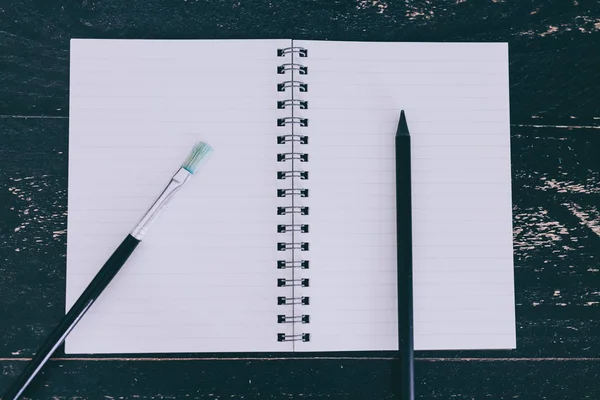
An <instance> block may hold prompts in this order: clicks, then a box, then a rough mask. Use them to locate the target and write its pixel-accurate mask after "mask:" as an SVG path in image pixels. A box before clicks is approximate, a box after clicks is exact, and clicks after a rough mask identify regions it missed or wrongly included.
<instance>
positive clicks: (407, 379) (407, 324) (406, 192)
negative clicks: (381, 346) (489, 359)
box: [396, 134, 414, 400]
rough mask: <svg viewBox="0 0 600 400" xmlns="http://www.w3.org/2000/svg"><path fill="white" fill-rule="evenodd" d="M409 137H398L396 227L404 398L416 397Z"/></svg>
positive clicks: (400, 347) (410, 399)
mask: <svg viewBox="0 0 600 400" xmlns="http://www.w3.org/2000/svg"><path fill="white" fill-rule="evenodd" d="M410 165H411V156H410V136H408V134H406V135H398V136H396V229H397V241H398V254H397V257H398V338H399V343H398V345H399V347H398V349H399V350H400V360H401V380H402V382H401V388H400V390H401V396H400V399H401V400H413V399H414V367H413V365H414V355H413V353H414V346H413V274H412V202H411V168H410Z"/></svg>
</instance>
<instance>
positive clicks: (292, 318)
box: [277, 314, 310, 324]
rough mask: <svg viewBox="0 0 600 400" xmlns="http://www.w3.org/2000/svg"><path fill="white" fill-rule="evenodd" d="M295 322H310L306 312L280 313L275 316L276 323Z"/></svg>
mask: <svg viewBox="0 0 600 400" xmlns="http://www.w3.org/2000/svg"><path fill="white" fill-rule="evenodd" d="M295 322H300V323H303V324H309V323H310V315H308V314H302V315H283V314H280V315H278V316H277V323H278V324H290V323H291V324H293V323H295Z"/></svg>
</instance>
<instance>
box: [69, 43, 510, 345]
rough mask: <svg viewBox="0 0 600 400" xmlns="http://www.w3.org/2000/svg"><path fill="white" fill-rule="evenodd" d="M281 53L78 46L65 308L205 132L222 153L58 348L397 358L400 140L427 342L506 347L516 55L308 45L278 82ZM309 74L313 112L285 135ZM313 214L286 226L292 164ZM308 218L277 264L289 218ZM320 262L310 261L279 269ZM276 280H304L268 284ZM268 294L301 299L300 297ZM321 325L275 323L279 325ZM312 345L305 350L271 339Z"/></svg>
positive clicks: (419, 330) (418, 326)
mask: <svg viewBox="0 0 600 400" xmlns="http://www.w3.org/2000/svg"><path fill="white" fill-rule="evenodd" d="M290 44H291V42H290V41H289V40H265V41H233V40H224V41H130V40H119V41H113V40H73V41H72V42H71V46H72V48H71V93H70V95H71V104H70V137H69V222H68V238H67V240H68V246H67V307H70V306H71V304H72V303H73V302H74V301H75V300H76V298H77V296H78V295H79V294H80V293H81V291H82V290H83V289H84V287H85V286H86V285H87V283H88V282H89V281H90V280H91V279H92V277H93V276H94V274H95V272H96V271H98V269H99V268H100V267H101V266H102V264H103V263H104V262H105V261H106V259H107V258H108V257H109V256H110V254H111V253H112V251H113V250H114V249H115V248H116V247H117V246H118V244H119V243H120V241H121V240H123V238H124V237H125V236H126V234H127V233H128V232H129V231H130V229H131V228H132V227H133V226H134V224H135V223H136V222H137V221H138V220H139V218H140V217H141V216H142V215H143V213H144V212H145V211H146V209H147V208H148V207H149V206H150V204H151V203H152V201H153V200H154V199H155V198H156V196H158V194H159V193H160V191H161V190H162V188H163V187H164V185H165V184H166V183H167V182H168V180H169V178H170V177H171V175H172V174H173V173H174V172H175V170H176V169H177V168H178V167H179V165H180V164H181V162H182V161H183V160H184V159H185V157H186V156H187V154H188V152H189V150H190V149H191V147H192V146H193V144H194V143H196V142H197V141H206V142H208V143H210V144H211V145H212V146H213V147H214V148H215V152H214V154H213V155H212V157H211V158H210V159H209V160H208V162H207V163H206V164H205V166H204V167H202V169H201V170H200V171H199V172H198V174H197V176H194V178H193V179H192V180H191V181H190V182H189V183H188V184H187V185H186V186H185V187H184V188H183V189H182V191H181V192H180V193H179V194H178V195H177V197H176V199H175V200H174V201H173V202H172V204H171V205H170V206H169V209H168V210H166V211H165V212H164V213H163V214H162V215H161V216H160V219H159V220H158V221H157V222H156V224H155V225H153V226H152V229H151V230H150V232H149V233H148V235H147V237H146V238H145V239H144V241H143V242H142V243H141V244H140V246H139V247H138V249H137V250H136V252H135V253H134V254H133V256H132V257H131V259H130V260H129V261H128V262H127V264H126V265H125V266H124V267H123V270H122V271H121V272H120V273H119V274H118V275H117V277H116V278H115V280H114V281H113V283H112V284H111V285H110V287H109V288H108V289H107V290H106V291H105V292H104V293H103V294H102V296H101V297H100V299H99V300H98V301H97V303H96V304H95V305H94V306H93V307H92V308H91V310H90V311H89V312H88V314H86V316H85V317H84V318H83V319H82V321H81V322H80V323H79V325H78V326H77V327H76V328H75V330H74V331H73V332H72V333H71V335H70V336H69V337H68V339H67V342H66V352H67V353H140V352H146V353H162V352H277V351H292V350H296V351H352V350H395V349H397V342H398V333H397V309H396V298H397V297H396V296H397V288H396V285H395V282H396V247H395V246H396V233H395V232H396V231H395V195H396V194H395V170H394V134H395V131H396V127H397V123H398V117H399V112H400V110H401V109H404V110H405V111H406V113H407V119H408V124H409V128H410V132H411V137H412V144H413V146H412V156H413V194H412V196H413V198H412V201H413V208H414V212H413V227H414V228H413V244H414V281H413V282H414V296H415V347H416V348H417V349H480V348H513V347H515V321H514V294H513V291H514V290H513V262H512V231H511V192H510V151H509V102H508V56H507V47H506V45H505V44H451V43H444V44H422V43H421V44H417V43H347V42H346V43H340V42H298V41H294V45H295V46H303V47H306V48H308V50H309V52H308V57H306V58H295V59H294V60H293V61H294V62H297V63H301V64H303V65H306V66H308V74H307V75H299V74H298V73H297V72H295V73H294V75H292V73H291V72H286V73H285V74H282V75H280V74H277V73H276V67H277V66H278V65H281V64H283V63H284V62H290V61H291V60H290V59H289V57H287V58H284V59H282V58H280V57H276V50H277V48H283V47H287V46H289V45H290ZM291 79H297V80H301V81H303V82H306V83H308V85H309V90H308V92H300V91H298V90H297V89H296V90H295V91H294V97H295V98H296V99H302V100H308V101H309V107H308V108H307V109H305V110H299V109H298V108H296V109H295V110H294V116H297V117H298V116H300V117H305V118H308V119H309V125H308V126H307V127H299V126H298V125H293V126H290V125H288V126H286V127H277V126H276V124H275V120H276V118H282V117H286V116H289V115H290V110H289V109H288V110H280V109H277V108H276V107H275V104H276V101H278V100H284V99H288V98H290V93H289V91H287V92H278V91H277V90H276V84H277V83H280V82H282V81H285V80H291ZM291 133H294V134H306V135H308V136H309V144H307V145H295V146H294V148H293V150H294V151H302V152H305V153H308V154H309V162H307V163H301V162H298V161H295V162H294V163H293V165H294V168H297V169H304V170H306V171H308V172H309V174H310V175H309V176H310V178H309V179H308V180H300V179H294V180H293V184H294V187H296V188H308V189H309V192H310V196H309V197H306V198H296V199H295V200H294V205H296V206H307V207H309V209H310V213H309V215H298V214H294V215H293V216H289V215H285V216H281V215H277V214H276V212H275V210H276V208H277V207H278V206H289V205H292V203H291V201H292V200H291V199H290V198H278V197H276V190H277V189H281V188H288V187H290V185H291V182H292V181H291V180H278V179H275V177H276V173H277V171H281V170H287V169H290V168H291V164H292V163H291V162H288V163H281V162H277V161H276V154H277V153H281V152H289V151H292V147H291V145H283V146H282V145H278V144H277V142H276V136H278V135H281V134H291ZM290 223H294V224H308V225H309V227H310V232H309V233H298V232H297V233H294V236H293V238H294V240H296V241H306V242H308V243H309V244H310V250H309V251H307V252H304V251H301V250H295V251H293V253H290V252H278V251H277V249H276V244H277V243H278V242H291V241H292V234H290V233H277V230H276V226H277V225H278V224H290ZM290 254H293V256H294V259H295V260H301V259H307V260H310V269H306V270H304V269H294V270H279V269H277V268H276V267H275V266H276V262H277V260H281V259H289V256H290ZM278 278H286V279H292V278H294V279H301V278H307V279H309V281H310V285H309V287H294V288H288V287H277V284H276V281H277V279H278ZM278 296H290V297H298V298H299V297H301V296H308V297H310V305H307V306H301V305H296V306H281V305H277V300H276V299H277V297H278ZM281 314H284V315H291V314H294V315H303V314H307V315H310V323H309V324H300V323H297V324H278V323H277V315H281ZM278 333H285V334H300V333H310V335H311V336H310V342H295V343H294V342H278V341H277V338H276V336H277V334H278Z"/></svg>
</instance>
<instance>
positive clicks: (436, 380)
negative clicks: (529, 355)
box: [0, 360, 600, 400]
mask: <svg viewBox="0 0 600 400" xmlns="http://www.w3.org/2000/svg"><path fill="white" fill-rule="evenodd" d="M395 364H396V363H394V361H391V360H380V361H375V360H371V361H358V360H349V361H328V360H288V361H266V362H264V361H194V362H192V361H189V362H179V361H169V362H168V363H160V364H157V363H153V364H152V365H148V363H147V362H119V361H116V362H96V361H87V362H86V361H74V362H69V363H65V362H51V363H50V364H49V365H48V368H46V370H45V371H44V373H43V375H42V376H41V378H42V379H40V380H38V381H37V382H36V383H35V384H34V385H32V387H31V389H32V390H31V391H30V392H32V393H34V396H33V397H31V398H32V399H51V400H82V399H109V400H123V399H131V400H133V399H145V400H150V399H159V400H165V399H212V400H216V399H244V400H254V399H256V400H279V399H335V400H338V399H343V400H355V399H378V400H383V399H390V400H392V399H395V392H394V390H395V383H394V381H395V379H394V374H395V373H396V372H397V371H396V367H395ZM0 369H2V370H3V371H4V374H3V375H2V376H0V387H1V386H3V385H5V384H6V383H7V382H8V381H9V380H10V378H11V377H13V376H14V374H15V373H16V369H17V368H16V367H15V365H14V364H12V363H10V364H7V363H3V362H0ZM598 372H599V371H598V368H597V367H596V364H595V363H594V362H589V361H568V362H560V361H546V362H536V361H506V362H493V363H491V362H480V361H468V362H465V361H445V362H424V361H418V360H417V361H416V363H415V374H416V377H417V379H416V385H415V393H416V396H417V398H419V399H423V400H425V399H426V400H448V399H464V400H471V399H521V398H522V399H527V400H538V399H540V400H541V399H552V400H573V399H596V398H597V397H596V396H597V391H598V380H599V379H600V374H599V373H598ZM115 376H118V378H116V377H115Z"/></svg>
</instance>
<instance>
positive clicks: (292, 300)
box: [277, 296, 310, 306]
mask: <svg viewBox="0 0 600 400" xmlns="http://www.w3.org/2000/svg"><path fill="white" fill-rule="evenodd" d="M291 304H297V305H302V306H307V305H309V304H310V297H309V296H302V297H286V296H279V297H277V305H279V306H287V305H291Z"/></svg>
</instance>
